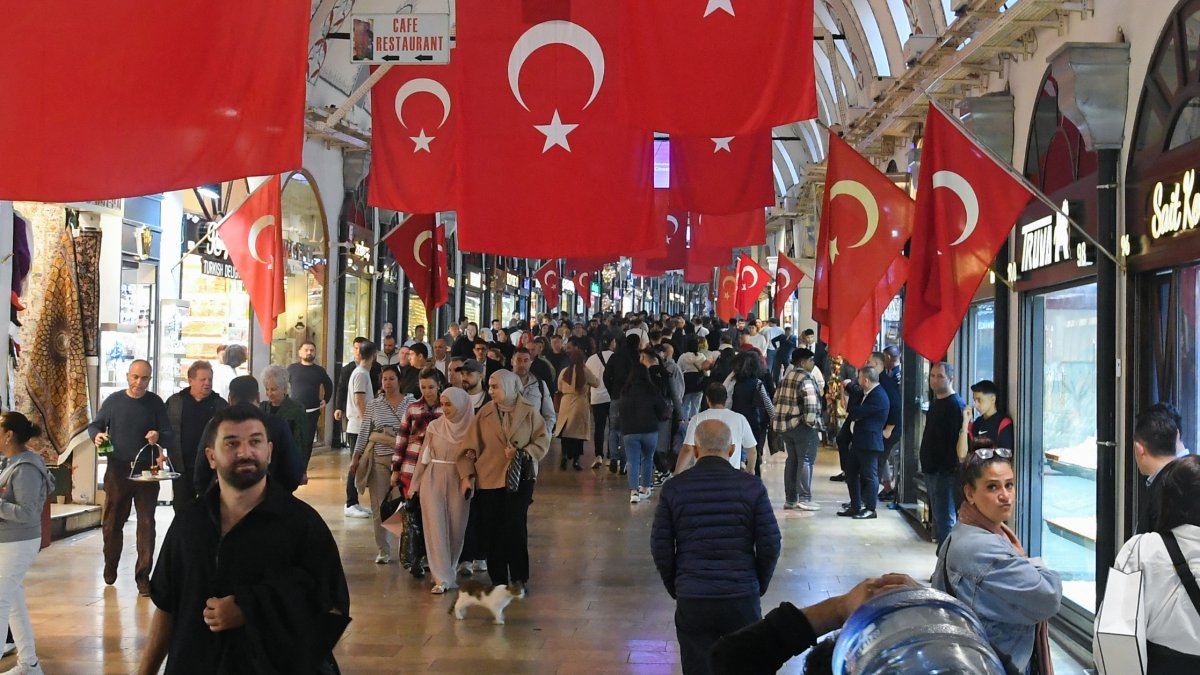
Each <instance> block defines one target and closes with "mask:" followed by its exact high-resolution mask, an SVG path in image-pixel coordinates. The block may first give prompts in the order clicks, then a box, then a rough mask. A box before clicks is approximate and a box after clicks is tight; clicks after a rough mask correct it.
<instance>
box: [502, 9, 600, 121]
mask: <svg viewBox="0 0 1200 675" xmlns="http://www.w3.org/2000/svg"><path fill="white" fill-rule="evenodd" d="M547 45H566V46H568V47H573V48H574V49H575V50H577V51H578V52H579V53H580V54H583V56H584V57H585V58H586V59H587V60H588V63H589V64H591V66H592V95H591V96H590V97H589V98H588V100H587V103H585V104H583V107H584V108H585V109H586V108H587V107H588V106H589V105H591V104H592V101H595V100H596V95H597V94H599V93H600V85H602V84H604V50H603V49H601V47H600V42H599V41H597V40H596V38H595V36H593V35H592V34H591V33H589V32H588V31H587V30H586V29H585V28H584V27H583V26H580V25H579V24H575V23H571V22H570V21H546V22H543V23H539V24H538V25H536V26H534V27H533V28H530V29H529V30H527V31H525V34H524V35H522V36H521V37H520V38H519V39H518V40H517V43H516V44H514V45H513V48H512V52H511V53H510V54H509V55H508V86H509V88H510V89H512V93H513V96H515V97H516V99H517V103H520V104H521V107H522V108H524V109H526V110H529V106H528V105H526V104H525V98H524V97H523V96H521V84H520V79H521V69H522V68H524V67H525V61H526V60H528V59H529V57H530V56H532V55H533V53H534V52H536V51H537V50H539V49H541V48H542V47H545V46H547Z"/></svg>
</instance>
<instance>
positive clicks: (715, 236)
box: [691, 209, 767, 249]
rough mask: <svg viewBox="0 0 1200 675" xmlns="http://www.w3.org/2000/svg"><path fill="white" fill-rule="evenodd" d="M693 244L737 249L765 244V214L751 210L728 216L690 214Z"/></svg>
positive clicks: (758, 210)
mask: <svg viewBox="0 0 1200 675" xmlns="http://www.w3.org/2000/svg"><path fill="white" fill-rule="evenodd" d="M691 226H692V244H693V245H694V246H699V247H701V248H710V249H711V248H738V247H741V246H762V245H763V244H765V243H767V215H766V211H764V210H763V209H753V210H751V211H746V212H745V213H737V214H734V215H731V216H712V215H707V214H706V215H697V214H695V213H693V214H691Z"/></svg>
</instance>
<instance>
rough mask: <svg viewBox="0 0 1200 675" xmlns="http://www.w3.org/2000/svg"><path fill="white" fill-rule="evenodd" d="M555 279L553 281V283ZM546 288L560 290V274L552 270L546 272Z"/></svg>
mask: <svg viewBox="0 0 1200 675" xmlns="http://www.w3.org/2000/svg"><path fill="white" fill-rule="evenodd" d="M551 279H553V281H551ZM546 286H547V287H548V288H558V272H555V271H554V270H550V271H549V272H546Z"/></svg>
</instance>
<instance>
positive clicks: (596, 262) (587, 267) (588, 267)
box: [564, 256, 619, 272]
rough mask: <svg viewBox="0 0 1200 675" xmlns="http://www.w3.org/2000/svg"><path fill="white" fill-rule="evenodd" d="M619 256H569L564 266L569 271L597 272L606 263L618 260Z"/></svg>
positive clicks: (609, 263)
mask: <svg viewBox="0 0 1200 675" xmlns="http://www.w3.org/2000/svg"><path fill="white" fill-rule="evenodd" d="M618 259H619V258H618V257H617V256H611V257H600V258H567V259H566V260H565V261H564V267H565V269H566V270H567V271H569V272H596V271H598V270H600V269H602V268H603V267H604V266H605V265H611V264H613V263H615V262H617V260H618Z"/></svg>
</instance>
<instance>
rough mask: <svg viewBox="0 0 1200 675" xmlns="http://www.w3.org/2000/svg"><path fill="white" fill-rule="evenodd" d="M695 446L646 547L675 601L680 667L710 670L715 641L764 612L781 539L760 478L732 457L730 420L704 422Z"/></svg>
mask: <svg viewBox="0 0 1200 675" xmlns="http://www.w3.org/2000/svg"><path fill="white" fill-rule="evenodd" d="M694 447H695V451H696V455H697V456H698V457H699V459H698V460H697V461H696V465H695V466H694V467H692V468H691V469H690V470H688V471H685V472H684V473H681V474H678V475H677V476H675V477H674V478H673V479H671V480H670V481H667V482H666V484H664V485H663V488H662V494H661V496H660V497H659V502H658V509H657V510H656V511H655V512H654V526H653V529H652V531H651V537H650V550H651V553H652V554H653V556H654V566H655V567H657V568H658V573H659V575H660V576H661V577H662V580H663V585H664V586H666V589H667V593H669V594H670V595H671V597H672V598H675V601H676V605H675V633H676V635H677V636H678V638H679V653H680V660H681V661H682V665H683V672H684V673H685V675H693V674H697V673H699V674H701V675H707V673H710V672H712V668H711V664H710V662H709V652H710V651H711V650H712V647H713V645H714V644H715V643H716V641H717V640H718V639H720V638H721V637H722V636H724V635H728V634H729V633H732V632H734V631H736V630H738V629H739V628H742V627H744V626H748V625H750V624H752V623H754V622H756V621H758V620H759V618H761V616H762V606H761V604H760V603H759V598H760V597H761V596H762V595H763V594H764V593H766V592H767V585H768V584H770V582H771V575H772V574H774V572H775V563H776V562H777V561H778V560H779V549H780V537H779V524H778V523H777V522H776V521H775V514H774V512H773V511H772V510H771V501H770V500H769V499H768V498H767V489H766V487H765V486H764V485H763V484H762V481H760V480H759V479H758V478H756V477H755V476H754V475H753V474H750V473H746V472H744V471H739V470H737V469H735V468H733V465H731V464H730V463H729V457H730V455H732V454H733V452H734V450H735V447H734V443H733V436H732V434H731V433H730V431H729V426H728V425H727V424H725V423H724V422H722V421H720V420H715V419H713V420H705V421H703V422H701V423H700V424H699V425H697V426H696V433H695V446H694Z"/></svg>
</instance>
